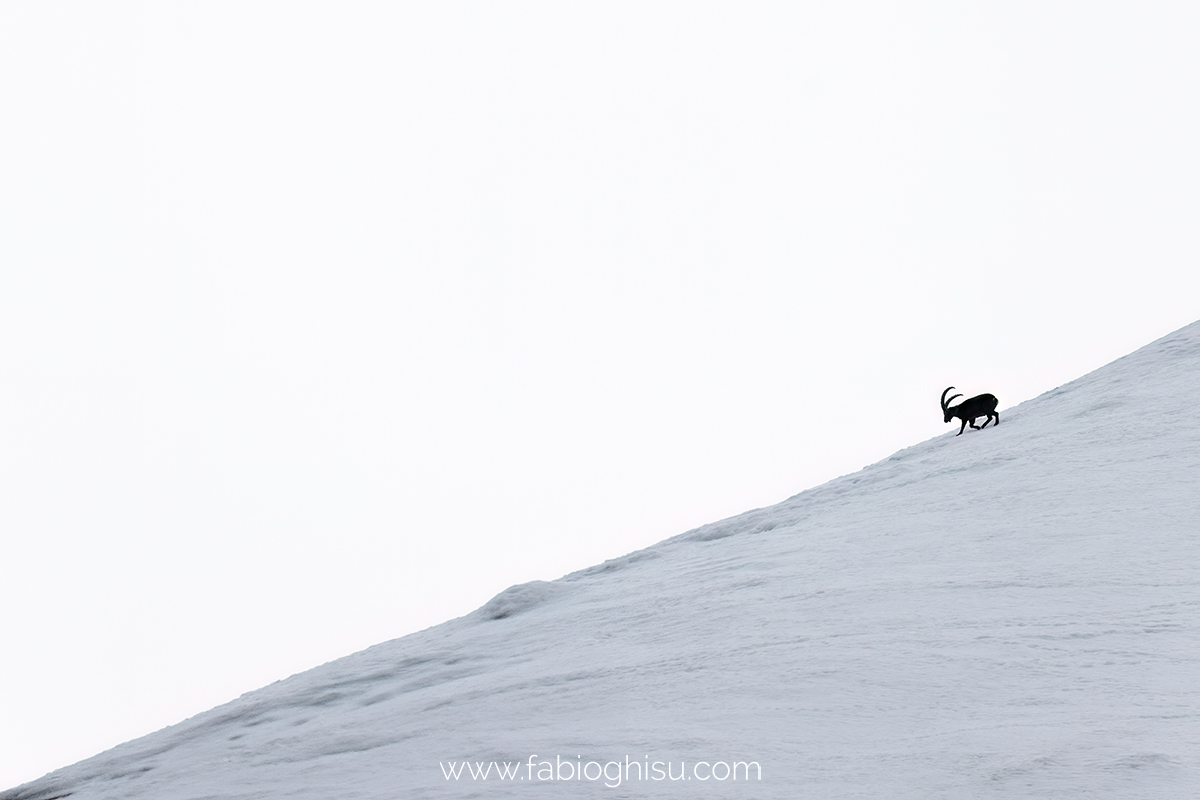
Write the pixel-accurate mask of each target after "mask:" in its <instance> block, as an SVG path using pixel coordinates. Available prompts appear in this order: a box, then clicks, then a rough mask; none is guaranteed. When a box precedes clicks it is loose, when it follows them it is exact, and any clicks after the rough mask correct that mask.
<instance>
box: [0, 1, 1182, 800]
mask: <svg viewBox="0 0 1200 800" xmlns="http://www.w3.org/2000/svg"><path fill="white" fill-rule="evenodd" d="M1198 23H1200V10H1197V8H1196V6H1195V5H1194V4H1193V3H1187V2H1156V3H1148V4H1131V3H1107V2H1094V0H1092V1H1089V2H1044V1H1043V2H1004V3H983V2H966V3H964V2H956V3H950V2H927V1H925V0H918V2H913V3H904V4H896V3H884V2H844V3H842V2H839V3H815V2H814V3H804V2H749V3H748V2H723V3H711V2H701V1H698V0H688V2H652V1H650V2H648V1H647V0H639V1H638V2H628V3H626V2H612V1H611V0H605V2H594V3H559V2H520V1H519V0H514V1H513V2H504V3H491V2H438V3H305V2H300V3H296V2H288V3H283V2H241V1H239V2H210V3H201V4H196V3H191V4H182V3H169V4H162V3H145V4H142V3H133V2H113V3H104V4H87V3H73V2H63V3H5V4H4V5H3V6H0V123H2V124H0V141H2V143H3V147H2V148H0V203H2V207H0V246H2V250H0V258H2V259H3V261H2V265H3V266H2V267H0V270H2V272H0V470H2V476H0V478H2V479H0V568H2V569H3V578H2V579H0V655H2V657H0V718H2V719H3V720H4V724H3V726H0V788H3V787H6V786H11V785H15V784H17V783H20V782H23V781H25V780H29V779H32V778H34V777H37V776H38V775H40V774H42V773H44V772H46V771H48V770H51V769H53V768H56V767H59V766H64V765H66V764H69V763H73V762H75V761H77V760H79V759H81V758H84V757H86V756H89V755H92V754H94V753H96V752H99V751H100V750H103V749H106V748H108V747H110V746H112V745H115V744H117V743H119V742H121V741H124V740H127V739H130V738H134V737H136V736H139V735H141V734H144V733H148V732H150V731H152V730H155V729H157V728H160V727H162V726H164V725H167V724H170V723H173V722H177V721H179V720H181V719H183V718H185V717H187V716H190V715H192V714H195V713H198V712H200V711H203V710H206V709H207V708H210V707H212V706H214V705H217V704H219V703H222V702H225V701H227V700H229V699H232V698H233V697H235V696H237V695H238V694H240V693H242V692H244V691H249V690H252V689H255V688H258V687H259V686H262V685H264V684H267V683H270V682H271V681H273V680H276V679H279V678H283V677H286V676H287V675H289V674H292V673H295V672H298V671H302V670H305V669H308V668H310V667H312V666H315V665H317V664H319V663H322V662H324V661H328V660H330V659H333V658H336V657H339V656H342V655H346V654H348V653H350V652H352V651H355V650H359V649H362V648H364V647H367V646H369V645H372V644H375V643H377V642H380V641H384V640H387V639H391V638H395V637H397V636H402V635H404V634H407V633H410V632H413V631H415V630H419V629H421V628H424V627H427V626H429V625H433V624H436V623H438V622H442V621H444V620H446V619H449V618H452V617H456V616H460V615H462V614H464V613H467V612H468V611H471V610H472V609H474V608H476V607H478V606H479V605H481V604H482V603H483V602H485V601H486V600H488V599H489V598H490V597H492V596H493V595H495V594H496V593H497V592H499V591H501V590H502V589H504V588H506V587H507V586H510V585H512V584H515V583H521V582H525V581H529V580H535V579H546V580H549V579H554V578H557V577H559V576H561V575H563V574H564V573H567V572H570V571H573V570H576V569H580V568H583V567H587V566H590V565H592V564H595V563H598V562H600V561H603V560H605V559H606V558H611V557H614V556H618V555H622V554H624V553H626V552H629V551H630V550H634V549H638V548H641V547H644V546H646V545H649V544H652V543H654V542H656V541H659V540H661V539H663V538H666V537H668V536H671V535H674V534H676V533H680V532H683V531H685V530H687V529H689V528H692V527H695V526H697V525H700V524H702V523H705V522H710V521H713V520H716V519H718V518H721V517H725V516H729V515H732V514H736V513H738V512H741V511H744V510H747V509H750V508H754V507H759V506H764V505H770V504H772V503H775V502H778V501H780V500H782V499H784V498H786V497H788V496H790V495H792V494H795V493H797V492H799V491H801V490H803V489H806V488H809V487H812V486H814V485H817V484H819V483H822V482H824V481H826V480H828V479H830V478H833V477H836V476H838V475H840V474H844V473H846V472H851V471H854V470H857V469H859V468H860V467H862V466H864V465H866V464H868V463H871V462H874V461H877V460H879V459H881V458H885V457H887V456H888V455H890V454H891V453H893V452H895V451H896V450H898V449H900V448H902V447H905V446H907V445H910V444H913V443H916V442H918V441H922V440H924V439H927V438H929V437H931V436H935V435H938V434H939V433H942V432H944V431H950V430H953V428H952V427H951V426H947V425H945V424H943V422H942V419H941V414H940V411H939V409H938V406H937V399H938V395H939V394H940V392H941V390H942V389H944V388H945V387H946V386H949V385H951V384H953V385H955V386H956V387H958V390H960V391H962V392H965V393H967V394H968V395H970V394H974V393H981V392H985V391H987V392H992V393H994V394H996V395H998V396H999V397H1000V401H1001V402H1000V408H1001V416H1002V418H1003V412H1004V409H1005V408H1007V407H1010V406H1012V405H1015V404H1017V403H1019V402H1021V401H1023V400H1026V399H1029V398H1031V397H1034V396H1036V395H1038V394H1040V393H1042V392H1044V391H1047V390H1049V389H1052V388H1054V387H1055V386H1057V385H1060V384H1062V383H1065V382H1067V381H1069V380H1072V379H1074V378H1076V377H1079V376H1080V375H1082V374H1084V373H1086V372H1088V371H1090V370H1092V369H1094V368H1096V367H1098V366H1101V365H1102V364H1105V363H1107V362H1109V361H1111V360H1113V359H1114V358H1117V357H1119V356H1121V355H1124V354H1126V353H1128V352H1130V351H1131V350H1134V349H1136V348H1137V347H1140V346H1141V345H1143V344H1146V343H1147V342H1149V341H1151V340H1153V339H1156V338H1158V337H1160V336H1162V335H1165V334H1167V333H1169V332H1170V331H1173V330H1175V329H1176V328H1179V327H1181V326H1182V325H1185V324H1187V323H1190V322H1193V321H1195V320H1196V319H1197V318H1198V317H1200V311H1198V304H1197V298H1198V297H1200V270H1198V269H1197V267H1198V265H1200V258H1198V257H1200V226H1198V225H1197V219H1200V194H1198V192H1197V186H1200V148H1197V146H1196V143H1197V142H1200V110H1198V109H1200V107H1198V106H1197V103H1196V98H1197V97H1200V48H1197V46H1196V43H1197V42H1198V41H1200V24H1198ZM1147 413H1153V410H1152V409H1147ZM1001 424H1003V422H1002V423H1001ZM972 435H985V434H972ZM964 490H965V491H977V492H978V493H979V495H980V497H981V502H983V501H985V500H984V498H986V484H984V483H982V482H981V483H980V484H979V485H978V486H972V485H968V486H966V487H964ZM580 623H581V624H586V620H581V621H580Z"/></svg>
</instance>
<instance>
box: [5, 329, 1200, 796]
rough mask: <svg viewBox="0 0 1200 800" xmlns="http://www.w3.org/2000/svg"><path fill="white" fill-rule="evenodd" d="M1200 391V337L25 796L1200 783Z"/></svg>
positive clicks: (951, 792) (1055, 792) (1145, 787)
mask: <svg viewBox="0 0 1200 800" xmlns="http://www.w3.org/2000/svg"><path fill="white" fill-rule="evenodd" d="M940 388H941V387H939V389H940ZM976 388H977V389H978V390H986V389H993V390H995V389H994V387H976ZM969 391H970V390H969V389H968V392H969ZM1197 398H1200V323H1195V324H1192V325H1190V326H1188V327H1186V328H1183V329H1182V330H1180V331H1178V332H1176V333H1174V334H1172V335H1170V336H1167V337H1165V338H1163V339H1160V340H1159V341H1157V342H1154V343H1153V344H1151V345H1148V346H1147V347H1145V348H1142V349H1141V350H1138V351H1137V352H1135V353H1133V354H1132V355H1129V356H1126V357H1125V358H1122V359H1120V360H1118V361H1115V362H1113V363H1112V364H1109V365H1108V366H1106V367H1103V368H1102V369H1099V370H1097V371H1095V372H1093V373H1091V374H1089V375H1087V376H1085V377H1083V378H1081V379H1079V380H1076V381H1074V382H1072V383H1070V384H1067V385H1065V386H1062V387H1059V388H1058V389H1055V390H1053V391H1051V392H1048V393H1046V394H1044V395H1042V396H1041V397H1038V398H1036V399H1034V400H1031V401H1029V402H1026V403H1023V404H1021V405H1019V406H1016V407H1015V408H1010V409H1003V408H1002V409H1001V412H1000V414H1001V423H1000V425H999V426H998V427H995V428H992V427H989V428H987V429H984V430H982V431H972V430H970V429H968V430H967V432H966V433H964V434H963V435H962V436H958V437H956V436H955V435H954V433H953V430H951V431H950V432H948V433H947V434H945V435H943V436H939V437H937V438H935V439H931V440H929V441H927V442H923V443H921V444H918V445H916V446H913V447H910V448H908V449H906V450H902V451H900V452H898V453H896V454H895V455H893V456H892V457H890V458H888V459H886V460H884V461H881V462H879V463H877V464H874V465H872V466H869V467H867V468H865V469H863V470H862V471H860V472H858V473H855V474H852V475H846V476H844V477H842V478H839V479H837V480H834V481H831V482H829V483H827V484H825V485H822V486H818V487H816V488H814V489H811V490H809V491H806V492H803V493H801V494H798V495H796V496H795V497H792V498H790V499H788V500H786V501H784V502H782V503H780V504H778V505H776V506H773V507H771V508H766V509H760V510H756V511H751V512H748V513H745V514H742V515H740V516H737V517H733V518H731V519H727V520H723V521H720V522H717V523H714V524H711V525H706V526H704V527H701V528H698V529H696V530H693V531H689V532H687V533H685V534H682V535H679V536H675V537H674V538H671V539H667V540H665V541H663V542H660V543H659V544H657V545H654V546H653V547H649V548H647V549H645V550H642V551H639V552H636V553H631V554H629V555H626V556H624V557H621V558H616V559H613V560H611V561H607V562H605V563H603V564H600V565H598V566H596V567H592V568H590V569H586V570H583V571H581V572H577V573H574V574H571V575H567V576H565V577H563V578H561V579H559V580H556V581H551V582H543V581H537V582H533V583H529V584H524V585H521V586H514V587H512V588H510V589H508V590H506V591H505V592H503V593H501V594H500V595H499V596H497V597H496V598H495V599H493V600H492V601H491V602H489V603H487V604H486V605H485V606H483V607H482V608H480V609H479V610H478V611H476V612H474V613H472V614H470V615H467V616H466V617H462V618H460V619H455V620H451V621H449V622H446V623H444V624H442V625H439V626H436V627H434V628H430V629H428V630H425V631H422V632H420V633H416V634H413V635H411V636H406V637H404V638H401V639H397V640H394V641H391V642H386V643H384V644H381V645H378V646H376V647H373V648H370V649H368V650H365V651H363V652H360V653H356V654H354V655H351V656H348V657H346V658H343V659H340V660H338V661H334V662H332V663H329V664H326V665H323V666H321V667H318V668H316V669H313V670H310V671H308V672H305V673H302V674H300V675H295V676H293V677H291V678H289V679H287V680H284V681H280V682H277V683H275V684H272V685H270V686H267V687H266V688H263V689H261V690H258V691H255V692H251V693H249V694H246V695H244V696H242V697H240V698H238V699H237V700H234V701H233V702H231V703H228V704H226V705H223V706H220V707H218V708H215V709H213V710H211V711H208V712H206V713H203V714H199V715H197V716H195V717H193V718H191V719H189V720H186V721H184V722H182V723H180V724H178V725H175V726H172V727H170V728H166V729H164V730H162V731H159V732H157V733H154V734H151V735H149V736H146V737H143V738H141V739H138V740H136V741H133V742H128V743H126V744H124V745H121V746H119V747H116V748H114V749H112V750H110V751H108V752H106V753H102V754H100V755H98V756H95V757H94V758H91V759H88V760H86V761H82V762H80V763H78V764H76V765H74V766H71V767H67V768H64V769H61V770H58V771H57V772H54V773H51V774H50V775H48V776H46V777H44V778H42V779H40V780H37V781H34V782H32V783H29V784H26V785H24V786H22V787H18V788H17V789H14V790H10V791H8V792H5V793H0V800H18V799H20V800H35V799H36V800H48V799H49V798H53V797H66V796H70V797H71V798H74V799H75V800H92V799H93V798H95V799H96V800H99V798H114V799H115V798H122V799H126V798H162V799H163V800H175V799H176V798H213V797H221V798H380V799H383V798H387V799H388V800H392V799H393V798H458V797H487V798H517V797H520V798H524V797H539V798H541V797H546V798H549V797H565V796H569V797H604V798H629V797H670V798H677V797H678V798H683V797H723V798H729V797H746V798H789V800H790V799H791V798H797V797H812V798H872V799H873V800H874V799H877V798H914V800H915V799H916V798H921V799H922V800H928V799H929V798H988V797H997V798H1016V797H1020V798H1025V797H1029V798H1034V797H1037V798H1050V797H1053V798H1120V799H1121V800H1136V798H1156V799H1157V798H1184V797H1200V669H1198V656H1200V632H1198V628H1197V624H1196V621H1197V617H1198V616H1200V585H1198V581H1197V566H1198V561H1197V545H1196V537H1197V534H1198V533H1200V501H1198V493H1197V491H1196V485H1197V478H1198V476H1200V429H1198V427H1197V411H1196V407H1195V406H1196V403H1197ZM1001 402H1002V403H1003V395H1002V393H1001ZM930 413H931V414H936V413H939V412H938V411H937V409H936V407H935V406H934V405H933V400H932V398H931V400H930ZM851 422H852V421H847V424H851ZM951 427H952V428H953V429H956V428H957V426H951ZM797 457H798V458H802V457H803V453H799V454H797ZM580 513H587V510H586V509H580ZM564 527H569V525H567V524H565V525H564ZM464 760H466V761H470V762H472V763H475V762H478V763H480V764H483V765H487V764H490V762H493V761H494V762H497V763H504V762H511V763H513V764H516V762H520V764H519V765H518V767H514V768H513V769H515V773H513V774H514V779H512V780H503V779H500V777H499V776H498V775H497V773H496V772H495V771H492V772H489V774H488V779H487V780H481V779H472V778H471V777H470V775H469V774H468V772H466V771H464V772H463V773H461V774H460V777H459V778H458V779H454V778H449V779H448V778H447V777H445V773H444V770H445V769H446V765H447V764H449V763H450V762H455V763H456V764H460V765H461V762H462V761H464ZM655 761H658V762H662V763H664V764H666V765H667V766H668V769H669V774H668V777H667V778H665V779H659V778H657V773H652V772H650V771H649V770H648V766H649V765H650V764H651V763H652V762H655ZM531 762H532V763H531ZM543 762H546V763H547V764H548V766H542V763H543ZM588 762H595V766H594V767H592V768H591V772H590V773H589V774H588V775H585V776H584V777H579V776H578V775H577V774H576V775H575V776H574V777H573V779H568V778H567V777H566V776H567V772H566V769H565V767H564V766H563V765H564V764H566V765H567V766H572V765H575V766H576V767H577V769H583V768H584V766H585V765H587V764H588ZM613 762H620V764H618V770H617V771H619V772H620V775H619V777H618V779H617V780H613V779H611V777H610V776H612V775H615V774H617V773H616V772H614V771H613V768H612V766H611V764H612V763H613ZM628 762H637V763H638V764H640V765H642V766H643V770H639V771H640V772H641V775H639V774H638V772H639V771H635V770H634V769H633V767H629V768H628V771H626V768H625V766H624V765H625V764H626V763H628ZM700 762H708V766H704V767H699V766H698V765H699V764H700ZM734 762H746V763H747V764H749V763H750V762H756V764H757V765H758V766H759V767H760V768H761V780H759V779H757V776H755V775H754V773H753V767H750V766H748V767H747V768H746V770H744V771H743V772H741V773H739V774H737V775H736V777H737V780H733V778H732V777H730V778H726V779H725V780H720V779H719V776H720V774H721V773H722V771H723V768H721V767H717V768H716V770H715V771H714V770H713V768H712V765H714V764H718V763H724V764H726V765H729V764H733V763H734ZM549 765H552V766H553V769H552V768H551V766H549ZM694 768H698V769H700V770H705V771H701V772H695V771H692V770H693V769H694ZM600 769H604V770H607V772H605V773H604V776H603V777H600V778H598V779H592V778H591V777H590V775H598V774H599V773H598V770H600ZM685 769H686V770H688V772H687V773H686V774H687V775H688V776H689V779H687V780H672V779H671V777H670V776H671V775H676V776H677V775H678V774H680V773H681V771H683V770H685ZM555 771H556V772H555ZM747 772H748V773H749V779H747ZM539 773H541V775H540V777H539ZM712 775H716V776H717V777H711V776H712ZM705 776H709V779H708V780H702V778H703V777H705ZM555 777H557V778H562V779H561V780H557V779H551V778H555ZM616 783H619V785H614V784H616Z"/></svg>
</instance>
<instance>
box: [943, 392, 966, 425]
mask: <svg viewBox="0 0 1200 800" xmlns="http://www.w3.org/2000/svg"><path fill="white" fill-rule="evenodd" d="M953 388H954V387H953V386H947V387H946V391H944V392H942V413H943V414H945V415H946V418H945V420H943V421H944V422H949V421H950V420H952V419H954V410H953V409H952V408H950V401H951V400H953V399H954V398H955V397H962V395H961V394H956V395H954V397H951V398H950V400H947V399H946V395H947V394H949V392H950V390H951V389H953Z"/></svg>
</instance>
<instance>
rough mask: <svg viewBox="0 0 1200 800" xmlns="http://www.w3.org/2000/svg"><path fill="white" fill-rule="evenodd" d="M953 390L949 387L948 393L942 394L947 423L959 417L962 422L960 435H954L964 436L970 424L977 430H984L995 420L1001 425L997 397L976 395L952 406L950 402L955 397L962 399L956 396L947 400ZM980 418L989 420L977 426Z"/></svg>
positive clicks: (958, 395) (957, 434)
mask: <svg viewBox="0 0 1200 800" xmlns="http://www.w3.org/2000/svg"><path fill="white" fill-rule="evenodd" d="M953 388H954V387H953V386H949V387H947V388H946V391H944V392H942V411H943V412H945V414H946V422H949V421H950V420H952V419H954V418H955V417H958V418H959V419H961V420H962V427H961V428H959V429H958V433H956V434H954V435H955V436H961V435H962V432H963V431H965V430H966V429H967V423H968V422H969V423H971V427H972V428H974V429H975V430H983V429H984V428H986V427H987V424H988V423H989V422H991V421H992V420H993V419H994V420H995V421H996V424H997V425H999V424H1000V415H999V414H997V413H996V404H998V403H999V402H1000V401H999V400H997V399H996V395H994V394H981V395H976V396H975V397H972V398H971V399H970V400H963V401H962V402H961V403H959V404H958V405H956V406H951V405H950V400H953V399H954V397H962V395H961V394H956V395H954V397H951V398H950V400H947V399H946V395H947V394H948V393H949V392H950V390H951V389H953ZM978 417H987V419H986V420H984V421H983V424H982V425H976V424H975V420H976V419H977V418H978Z"/></svg>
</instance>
